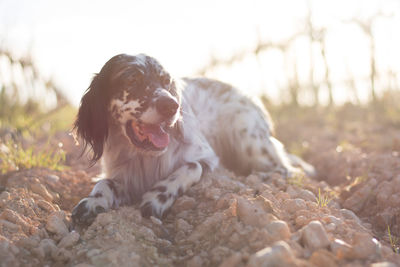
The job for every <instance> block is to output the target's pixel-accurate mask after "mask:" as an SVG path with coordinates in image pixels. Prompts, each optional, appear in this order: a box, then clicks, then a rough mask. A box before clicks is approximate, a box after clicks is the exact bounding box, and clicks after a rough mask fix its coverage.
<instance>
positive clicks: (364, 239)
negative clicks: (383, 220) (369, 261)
mask: <svg viewBox="0 0 400 267" xmlns="http://www.w3.org/2000/svg"><path fill="white" fill-rule="evenodd" d="M378 251H379V243H378V241H376V239H375V238H372V236H370V235H369V234H367V233H355V234H354V236H353V249H352V250H351V253H350V254H351V258H354V259H366V258H372V257H374V256H375V255H376V253H377V252H378Z"/></svg>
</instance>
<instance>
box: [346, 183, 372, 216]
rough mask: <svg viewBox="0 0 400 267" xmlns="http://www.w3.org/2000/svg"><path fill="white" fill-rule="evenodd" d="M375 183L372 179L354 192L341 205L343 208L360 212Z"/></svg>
mask: <svg viewBox="0 0 400 267" xmlns="http://www.w3.org/2000/svg"><path fill="white" fill-rule="evenodd" d="M376 184H377V181H376V180H375V179H374V178H372V179H370V180H369V181H368V183H367V184H366V185H364V186H363V187H361V188H360V189H358V190H357V191H356V192H354V193H353V194H352V195H351V196H350V197H349V198H348V199H346V201H345V202H344V203H343V207H345V208H346V209H351V210H352V211H354V212H358V211H360V210H361V209H362V208H363V207H364V204H365V203H366V202H367V199H368V198H369V197H370V196H371V192H372V190H373V189H374V188H375V186H376Z"/></svg>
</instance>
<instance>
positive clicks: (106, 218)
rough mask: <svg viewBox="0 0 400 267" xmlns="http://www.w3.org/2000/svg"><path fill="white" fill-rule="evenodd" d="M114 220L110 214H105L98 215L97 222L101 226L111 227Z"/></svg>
mask: <svg viewBox="0 0 400 267" xmlns="http://www.w3.org/2000/svg"><path fill="white" fill-rule="evenodd" d="M112 220H113V215H112V214H111V213H109V212H103V213H100V214H98V215H97V217H96V222H97V223H98V224H99V225H101V226H103V227H104V226H106V225H109V224H110V223H111V222H112Z"/></svg>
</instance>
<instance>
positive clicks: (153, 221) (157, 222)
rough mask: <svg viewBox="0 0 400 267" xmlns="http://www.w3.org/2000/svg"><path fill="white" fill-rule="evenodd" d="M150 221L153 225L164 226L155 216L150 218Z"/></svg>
mask: <svg viewBox="0 0 400 267" xmlns="http://www.w3.org/2000/svg"><path fill="white" fill-rule="evenodd" d="M150 220H151V222H152V223H154V224H156V225H162V221H161V220H160V219H158V218H156V217H154V216H150Z"/></svg>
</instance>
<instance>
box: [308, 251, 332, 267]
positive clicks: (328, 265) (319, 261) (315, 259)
mask: <svg viewBox="0 0 400 267" xmlns="http://www.w3.org/2000/svg"><path fill="white" fill-rule="evenodd" d="M309 260H310V262H311V263H312V264H314V265H315V266H318V267H336V266H339V265H338V264H337V263H336V260H335V256H334V255H333V254H332V253H330V252H329V251H327V250H325V249H318V250H316V251H314V252H313V254H312V255H311V257H310V259H309Z"/></svg>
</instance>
